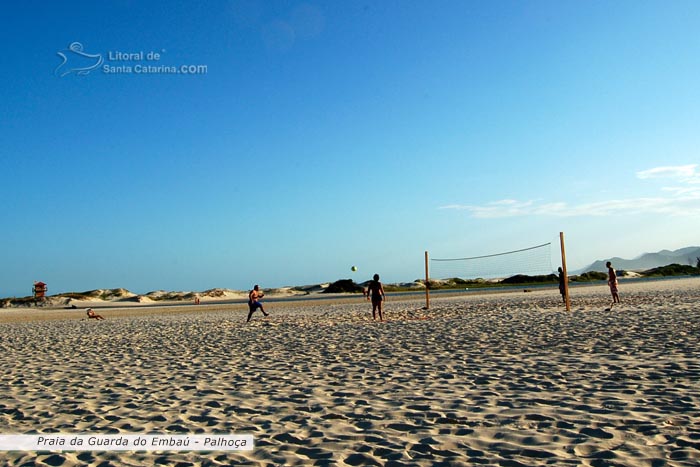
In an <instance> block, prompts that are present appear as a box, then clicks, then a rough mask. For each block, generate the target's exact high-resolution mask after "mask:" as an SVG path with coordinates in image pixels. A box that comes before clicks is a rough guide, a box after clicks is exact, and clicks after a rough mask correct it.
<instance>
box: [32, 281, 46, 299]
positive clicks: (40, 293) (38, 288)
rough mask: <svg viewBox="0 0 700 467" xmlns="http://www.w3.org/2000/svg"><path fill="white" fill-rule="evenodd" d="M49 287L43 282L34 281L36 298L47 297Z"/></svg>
mask: <svg viewBox="0 0 700 467" xmlns="http://www.w3.org/2000/svg"><path fill="white" fill-rule="evenodd" d="M47 290H48V287H46V284H44V283H43V282H37V281H35V282H34V287H32V292H33V293H34V300H43V299H44V298H45V297H46V291H47Z"/></svg>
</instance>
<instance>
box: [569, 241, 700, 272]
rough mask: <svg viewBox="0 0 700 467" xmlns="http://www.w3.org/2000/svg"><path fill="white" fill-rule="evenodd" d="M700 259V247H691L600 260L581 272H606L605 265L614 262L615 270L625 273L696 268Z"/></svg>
mask: <svg viewBox="0 0 700 467" xmlns="http://www.w3.org/2000/svg"><path fill="white" fill-rule="evenodd" d="M698 257H700V247H698V246H690V247H686V248H681V249H678V250H675V251H670V250H661V251H659V252H657V253H644V254H643V255H641V256H639V257H638V258H635V259H624V258H619V257H614V258H608V259H600V260H597V261H595V262H594V263H593V264H591V265H590V266H587V267H585V268H583V269H581V270H580V272H581V273H584V272H589V271H606V269H607V268H606V267H605V263H606V262H608V261H610V262H612V264H613V266H614V267H615V269H621V270H625V271H645V270H647V269H653V268H658V267H661V266H667V265H669V264H674V263H675V264H681V265H684V266H685V265H689V266H695V265H696V264H697V262H698V260H697V258H698Z"/></svg>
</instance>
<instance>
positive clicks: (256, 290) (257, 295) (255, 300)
mask: <svg viewBox="0 0 700 467" xmlns="http://www.w3.org/2000/svg"><path fill="white" fill-rule="evenodd" d="M264 296H265V294H264V293H262V292H261V291H260V287H258V284H255V287H253V290H251V291H250V293H249V294H248V310H249V311H248V319H247V320H246V323H247V322H248V321H250V318H251V316H253V313H255V310H257V309H258V308H260V311H262V314H263V315H265V316H267V315H268V314H269V313H265V309H264V308H263V305H262V303H260V299H261V298H263V297H264Z"/></svg>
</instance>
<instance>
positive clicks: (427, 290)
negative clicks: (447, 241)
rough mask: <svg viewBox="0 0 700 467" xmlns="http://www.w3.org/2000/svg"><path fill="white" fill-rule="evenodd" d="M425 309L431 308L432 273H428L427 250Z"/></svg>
mask: <svg viewBox="0 0 700 467" xmlns="http://www.w3.org/2000/svg"><path fill="white" fill-rule="evenodd" d="M425 309H426V310H429V309H430V275H429V274H428V251H427V250H426V252H425Z"/></svg>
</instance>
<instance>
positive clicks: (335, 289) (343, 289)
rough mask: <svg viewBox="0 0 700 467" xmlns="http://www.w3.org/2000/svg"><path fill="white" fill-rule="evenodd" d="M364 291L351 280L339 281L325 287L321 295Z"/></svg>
mask: <svg viewBox="0 0 700 467" xmlns="http://www.w3.org/2000/svg"><path fill="white" fill-rule="evenodd" d="M363 290H364V289H363V288H362V286H361V285H359V284H356V283H355V281H353V280H352V279H341V280H339V281H335V282H333V283H332V284H331V285H329V286H328V287H326V290H324V291H323V293H359V292H362V291H363Z"/></svg>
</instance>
